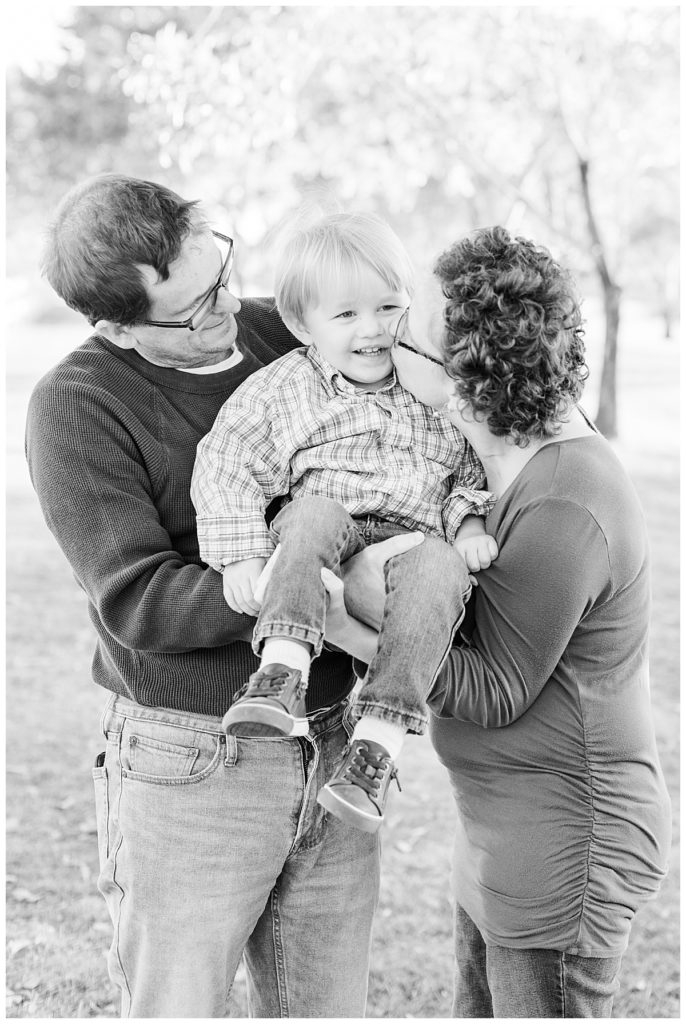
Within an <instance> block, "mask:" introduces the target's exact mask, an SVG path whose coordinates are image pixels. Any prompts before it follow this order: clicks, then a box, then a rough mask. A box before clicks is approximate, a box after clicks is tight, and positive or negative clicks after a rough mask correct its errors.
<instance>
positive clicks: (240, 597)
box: [222, 558, 267, 615]
mask: <svg viewBox="0 0 686 1024" xmlns="http://www.w3.org/2000/svg"><path fill="white" fill-rule="evenodd" d="M266 563H267V559H266V558H244V559H243V561H242V562H232V563H231V565H226V566H224V572H223V573H222V579H223V581H224V600H225V601H226V603H227V604H228V606H229V608H233V610H234V611H235V612H243V614H244V615H257V614H258V612H259V610H260V605H259V603H258V602H257V601H256V600H255V586H256V584H257V581H258V579H259V577H260V573H261V572H262V570H263V569H264V567H265V565H266Z"/></svg>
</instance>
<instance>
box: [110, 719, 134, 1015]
mask: <svg viewBox="0 0 686 1024" xmlns="http://www.w3.org/2000/svg"><path fill="white" fill-rule="evenodd" d="M120 736H121V734H120ZM118 761H119V764H118V768H119V794H118V798H117V820H119V818H120V813H121V798H122V789H123V786H122V782H123V770H122V767H121V762H120V760H119V758H118ZM109 830H110V823H109V818H108V821H107V835H108V845H109ZM123 839H124V837H123V835H122V834H121V829H120V830H119V838H118V841H117V844H116V846H115V847H114V848H113V850H112V884H113V885H115V886H116V887H117V889H118V890H119V894H120V895H119V902H118V903H117V920H116V923H115V922H113V924H114V935H113V943H112V944H113V947H114V953H115V955H116V958H117V964H118V965H119V970H120V971H121V976H122V980H123V982H124V985H125V986H126V994H127V997H128V1000H129V1005H130V1004H131V986H130V985H129V979H128V977H127V975H126V971H125V970H124V964H123V961H122V958H121V954H120V947H119V941H120V940H119V934H120V925H121V916H122V904H123V902H124V897H125V893H124V890H123V889H122V887H121V886H120V885H119V882H118V881H117V877H116V875H117V854H118V853H119V850H120V849H121V844H122V842H123Z"/></svg>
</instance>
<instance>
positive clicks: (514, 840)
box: [327, 228, 670, 1018]
mask: <svg viewBox="0 0 686 1024" xmlns="http://www.w3.org/2000/svg"><path fill="white" fill-rule="evenodd" d="M394 361H395V364H396V368H397V372H398V376H399V378H400V380H401V382H402V383H403V384H404V385H405V387H407V388H408V389H409V390H410V391H412V392H413V394H415V395H416V397H417V398H419V399H420V400H421V401H423V402H426V403H428V404H430V405H432V406H434V407H435V408H437V409H442V410H443V411H444V412H445V413H447V415H448V416H449V417H450V419H451V420H452V422H453V423H454V424H455V425H456V426H458V427H459V429H460V430H462V431H463V433H464V434H465V435H466V437H467V439H468V440H469V441H470V443H471V445H472V447H473V448H474V449H475V451H476V453H477V455H478V456H479V458H480V459H481V462H482V463H483V465H484V468H485V471H486V476H487V486H488V489H489V490H490V491H492V492H493V493H494V494H495V496H496V499H497V500H496V504H495V507H494V509H493V511H492V513H491V514H490V516H489V518H488V520H487V529H488V532H489V533H490V534H491V535H492V536H493V537H494V538H495V540H496V542H497V544H498V548H499V551H500V554H499V556H498V558H497V560H496V561H495V562H494V563H493V564H492V565H491V567H490V568H489V569H487V570H485V571H483V572H481V573H479V577H478V583H479V586H478V587H477V588H476V590H475V594H474V599H473V602H472V604H473V613H474V614H473V620H474V621H473V630H472V632H471V636H470V637H469V638H463V639H462V641H461V646H457V647H455V648H453V650H452V651H451V653H450V655H449V658H448V661H447V663H446V664H445V666H444V668H443V671H442V673H441V676H440V677H439V680H438V683H437V685H436V687H435V688H434V690H433V692H432V694H431V698H430V705H431V708H432V711H433V713H434V716H435V717H434V718H433V721H432V726H431V736H432V741H433V743H434V746H435V748H436V751H437V752H438V755H439V758H440V759H441V761H442V762H443V764H444V765H445V766H446V768H447V769H448V773H449V775H450V781H451V784H452V787H453V791H454V796H455V802H456V805H457V837H456V846H455V861H454V879H453V882H454V893H455V950H456V985H455V1001H454V1006H453V1016H455V1017H491V1016H494V1017H550V1018H555V1017H608V1016H610V1014H611V1008H612V1001H613V997H614V993H615V991H616V987H617V977H618V973H619V969H620V963H621V956H622V953H623V951H624V949H625V948H626V944H627V940H628V935H629V929H630V926H631V921H632V918H633V916H634V913H635V911H636V909H637V907H638V906H639V904H640V903H642V902H643V901H644V900H645V899H647V898H649V897H650V896H652V895H654V894H655V892H656V890H657V889H658V887H659V884H660V880H661V879H662V877H663V876H664V873H665V870H666V866H667V856H668V850H669V833H670V825H669V800H668V796H667V792H666V788H665V784H664V779H663V776H662V772H661V769H660V765H659V762H658V757H657V752H656V746H655V737H654V731H653V726H652V723H651V712H650V698H649V684H648V656H647V655H648V652H647V645H648V624H649V602H650V596H649V569H648V552H647V542H646V530H645V525H644V520H643V515H642V512H641V508H640V506H639V502H638V499H637V496H636V494H635V492H634V489H633V487H632V485H631V483H630V481H629V479H628V477H627V475H626V473H625V472H624V470H623V469H622V467H621V465H620V463H619V462H618V460H617V458H616V456H615V455H614V453H613V451H612V449H611V447H610V445H609V444H608V443H607V441H606V440H605V439H604V438H603V437H601V436H600V435H599V434H598V433H597V432H596V430H595V428H594V427H593V425H592V424H591V423H590V422H589V421H588V420H587V419H586V417H585V416H584V414H583V413H582V411H581V410H580V408H579V407H578V405H577V404H576V403H577V400H578V398H579V396H580V393H581V390H582V385H583V381H584V379H585V376H586V372H587V371H586V367H585V364H584V353H583V344H582V330H581V315H580V310H579V306H578V304H577V301H576V299H575V297H574V292H573V287H572V284H571V280H570V278H569V277H568V275H567V274H566V273H565V271H564V270H563V269H562V268H561V267H560V266H559V265H558V264H557V263H556V262H555V261H554V260H553V259H552V257H551V256H550V254H549V253H548V252H547V251H546V250H545V249H542V248H540V247H537V246H535V245H533V244H532V243H531V242H529V241H526V240H524V239H520V238H516V239H513V238H511V237H510V235H509V234H508V233H507V232H506V231H505V230H504V229H503V228H493V229H488V230H480V231H477V232H476V233H475V234H474V235H472V236H470V237H469V238H467V239H465V240H464V241H462V242H459V243H457V244H456V245H454V246H453V247H452V248H450V249H449V250H448V251H447V252H446V253H444V254H443V255H442V256H441V257H440V258H439V260H438V262H437V264H436V267H435V269H434V278H433V282H432V286H431V288H430V289H428V290H427V292H426V294H425V295H424V296H423V300H422V301H421V302H416V303H415V304H413V306H412V308H411V309H410V310H409V313H408V314H407V315H406V316H405V317H404V318H403V319H402V320H401V322H400V324H399V325H398V330H397V332H396V341H395V346H394ZM441 364H444V367H443V366H442V365H441ZM327 589H329V591H330V595H331V596H330V605H331V607H330V612H329V618H328V622H327V638H328V639H330V640H331V641H332V642H333V643H334V644H337V645H338V646H340V647H343V648H345V649H348V650H349V651H351V653H353V654H355V655H356V656H357V657H359V658H361V659H362V660H365V661H366V660H368V659H369V657H370V654H371V652H372V651H373V649H374V647H373V644H374V632H373V630H370V629H369V628H368V627H365V626H362V625H361V624H360V623H358V622H357V621H356V620H354V619H351V618H350V616H349V615H348V614H346V612H345V608H344V606H343V603H342V598H341V591H342V586H341V584H340V583H339V582H337V581H335V580H334V581H332V580H331V578H330V577H329V578H328V583H327ZM356 613H357V614H358V615H359V616H360V617H364V618H366V619H367V621H369V622H374V621H378V618H379V609H378V607H377V608H375V609H366V610H362V611H359V610H357V609H356Z"/></svg>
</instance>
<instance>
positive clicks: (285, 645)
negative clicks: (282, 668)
mask: <svg viewBox="0 0 686 1024" xmlns="http://www.w3.org/2000/svg"><path fill="white" fill-rule="evenodd" d="M260 657H261V661H260V668H265V666H266V665H273V664H274V662H279V663H280V664H281V665H288V667H289V668H295V669H299V671H300V672H301V673H302V681H303V682H304V683H306V682H307V680H308V678H309V675H310V661H311V660H312V659H311V656H310V652H309V650H308V648H307V647H304V646H303V645H302V644H300V643H298V641H297V640H285V639H283V638H282V637H274V638H272V637H268V638H267V639H266V640H265V641H264V643H263V644H262V653H261V655H260Z"/></svg>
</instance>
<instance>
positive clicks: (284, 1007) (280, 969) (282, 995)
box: [271, 884, 288, 1017]
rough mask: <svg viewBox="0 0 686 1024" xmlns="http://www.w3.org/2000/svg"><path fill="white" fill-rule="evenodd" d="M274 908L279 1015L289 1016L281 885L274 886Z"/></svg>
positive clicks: (275, 965) (273, 927)
mask: <svg viewBox="0 0 686 1024" xmlns="http://www.w3.org/2000/svg"><path fill="white" fill-rule="evenodd" d="M271 909H272V940H273V943H274V970H275V973H276V988H277V991H278V993H279V1016H280V1017H288V985H287V980H286V964H285V959H284V955H283V941H282V935H281V918H280V916H279V886H278V884H277V885H275V886H274V888H273V889H272V894H271Z"/></svg>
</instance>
